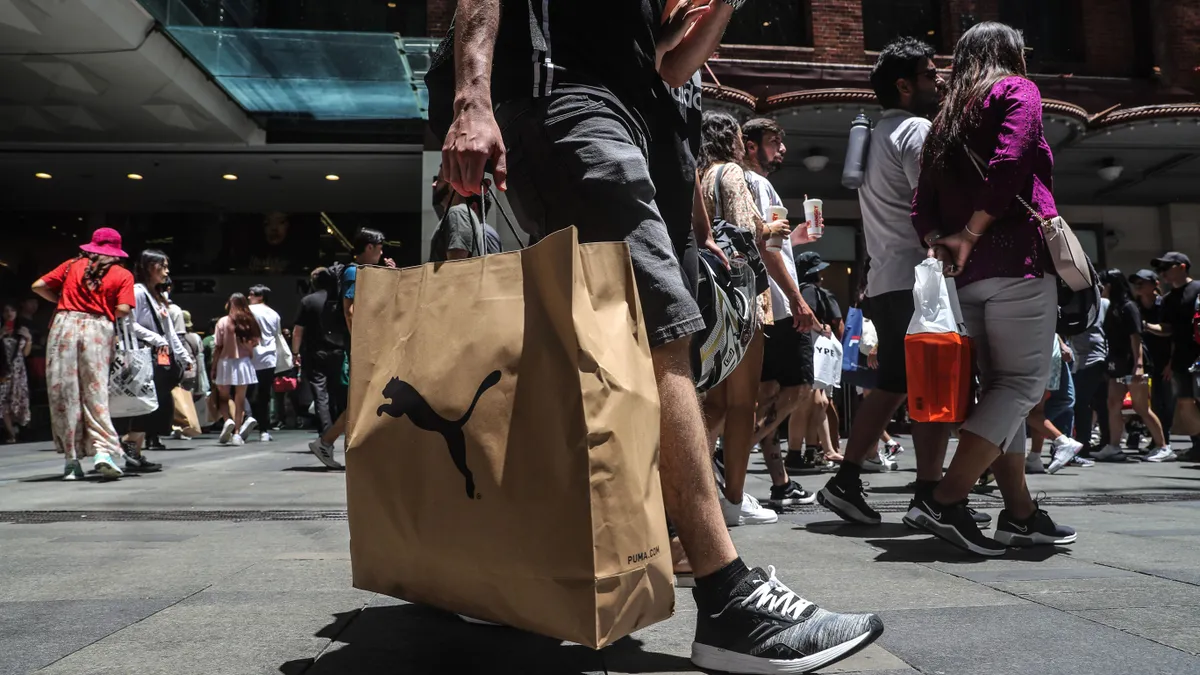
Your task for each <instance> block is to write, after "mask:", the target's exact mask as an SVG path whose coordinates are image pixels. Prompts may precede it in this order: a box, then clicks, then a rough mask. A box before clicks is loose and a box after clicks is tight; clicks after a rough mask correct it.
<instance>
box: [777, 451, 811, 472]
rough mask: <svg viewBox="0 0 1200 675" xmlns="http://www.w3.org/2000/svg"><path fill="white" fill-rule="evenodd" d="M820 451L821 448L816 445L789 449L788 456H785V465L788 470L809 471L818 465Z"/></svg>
mask: <svg viewBox="0 0 1200 675" xmlns="http://www.w3.org/2000/svg"><path fill="white" fill-rule="evenodd" d="M819 451H820V448H818V447H816V446H815V445H809V446H806V447H804V448H796V449H795V450H791V449H789V450H788V453H787V456H786V457H784V458H783V466H784V468H785V469H787V470H788V471H809V470H811V469H813V468H814V467H815V466H816V465H817V455H818V454H819Z"/></svg>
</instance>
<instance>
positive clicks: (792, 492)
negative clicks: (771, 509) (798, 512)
mask: <svg viewBox="0 0 1200 675" xmlns="http://www.w3.org/2000/svg"><path fill="white" fill-rule="evenodd" d="M815 501H817V496H816V495H814V494H813V493H811V492H809V491H808V490H805V489H804V488H803V487H801V486H800V484H799V483H797V482H796V481H794V480H789V481H788V482H787V484H786V485H772V486H771V498H770V499H768V500H767V503H768V504H774V505H776V506H802V505H804V504H811V503H813V502H815Z"/></svg>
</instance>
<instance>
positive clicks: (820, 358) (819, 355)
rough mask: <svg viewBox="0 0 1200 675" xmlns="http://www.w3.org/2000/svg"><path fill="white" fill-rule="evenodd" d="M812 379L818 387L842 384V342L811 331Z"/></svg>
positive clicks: (823, 387) (831, 386)
mask: <svg viewBox="0 0 1200 675" xmlns="http://www.w3.org/2000/svg"><path fill="white" fill-rule="evenodd" d="M812 335H813V380H814V385H813V386H815V387H816V388H818V389H836V388H838V387H840V386H842V343H840V342H838V341H837V340H835V339H833V338H827V337H825V336H824V335H821V334H820V333H813V334H812Z"/></svg>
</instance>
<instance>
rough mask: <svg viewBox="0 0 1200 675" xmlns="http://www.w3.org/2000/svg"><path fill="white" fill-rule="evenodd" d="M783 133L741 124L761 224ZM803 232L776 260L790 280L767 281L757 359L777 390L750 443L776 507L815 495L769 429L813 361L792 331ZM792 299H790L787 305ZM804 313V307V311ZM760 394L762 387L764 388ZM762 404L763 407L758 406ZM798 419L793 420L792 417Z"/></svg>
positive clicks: (792, 405)
mask: <svg viewBox="0 0 1200 675" xmlns="http://www.w3.org/2000/svg"><path fill="white" fill-rule="evenodd" d="M783 136H784V134H783V128H782V127H780V126H779V124H778V123H777V122H775V120H771V119H767V118H758V119H752V120H750V121H749V122H746V123H745V124H744V125H742V138H743V139H744V141H745V144H746V155H745V165H746V166H745V169H746V185H747V187H749V188H750V194H751V195H752V196H753V197H754V202H755V205H756V206H757V207H758V212H759V214H760V215H762V216H763V218H764V220H766V219H767V212H768V210H769V209H770V208H771V207H772V206H781V205H782V204H783V200H782V199H781V198H780V197H779V193H778V192H776V191H775V187H774V186H772V185H771V181H769V180H767V178H766V176H768V175H770V174H772V173H775V172H776V171H778V170H780V169H782V168H783V158H784V156H785V155H786V154H787V146H786V145H784V142H783ZM809 241H810V240H809V238H808V230H807V228H804V227H797V228H796V229H794V230H793V231H792V236H791V237H790V238H787V237H785V238H784V240H783V248H782V249H781V250H780V255H781V256H782V257H783V265H784V267H786V268H787V271H788V275H789V276H790V280H789V281H788V282H787V287H786V288H785V287H783V286H782V285H781V284H779V283H777V282H776V281H775V279H774V278H772V279H770V282H771V307H772V308H773V310H774V312H775V323H774V324H773V325H770V326H766V327H765V331H766V337H767V339H766V346H765V351H764V354H763V369H762V381H763V382H764V383H769V387H770V389H768V390H767V391H764V392H763V393H770V390H773V389H775V387H776V386H777V387H778V391H777V393H775V394H774V396H771V397H769V398H770V400H769V401H767V400H766V397H763V396H760V406H762V408H764V410H763V412H762V413H760V415H759V420H758V429H757V432H756V433H755V435H754V436H755V438H754V440H755V441H756V442H760V443H762V448H763V459H764V460H765V461H766V464H767V470H768V471H770V473H771V497H770V500H769V502H770V503H771V504H776V505H778V506H792V505H797V504H811V503H813V502H814V501H816V499H817V497H816V495H814V494H812V493H811V492H808V491H806V490H805V489H804V488H802V487H801V486H800V484H799V483H797V482H796V481H794V480H791V478H790V477H789V476H788V473H787V469H786V468H785V467H784V464H783V458H782V456H781V454H780V448H779V443H777V442H776V441H775V429H776V428H778V427H779V424H780V423H781V422H782V421H783V420H785V419H788V417H789V416H790V415H791V414H792V413H793V412H795V411H796V410H797V408H799V406H800V402H801V401H802V400H804V399H805V398H806V397H811V395H812V383H813V368H812V364H813V357H812V337H811V336H810V335H809V332H808V331H797V330H796V327H795V326H794V325H793V322H792V309H791V306H792V304H793V303H794V302H795V303H804V299H803V298H801V297H800V286H799V280H798V279H797V277H796V261H795V258H794V257H793V256H792V244H793V243H797V244H800V243H809ZM793 299H794V300H793ZM802 311H806V312H807V311H810V308H808V307H807V304H806V303H805V309H804V310H802ZM764 389H766V388H764ZM763 404H765V405H763ZM797 417H799V415H797Z"/></svg>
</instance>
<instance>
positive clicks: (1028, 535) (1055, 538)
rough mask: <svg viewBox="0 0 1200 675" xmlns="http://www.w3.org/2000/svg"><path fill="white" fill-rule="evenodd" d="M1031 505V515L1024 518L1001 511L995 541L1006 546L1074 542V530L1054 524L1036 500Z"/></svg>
mask: <svg viewBox="0 0 1200 675" xmlns="http://www.w3.org/2000/svg"><path fill="white" fill-rule="evenodd" d="M1033 506H1034V512H1033V515H1031V516H1029V517H1028V518H1026V519H1025V520H1017V519H1016V518H1013V517H1012V516H1011V515H1009V513H1008V511H1001V512H1000V520H999V521H998V522H997V523H996V541H998V542H1000V543H1002V544H1007V545H1008V546H1063V545H1066V544H1074V543H1075V540H1076V539H1077V538H1078V535H1077V534H1075V530H1073V529H1071V528H1069V527H1067V526H1065V525H1058V524H1056V523H1055V522H1054V520H1053V519H1052V518H1050V514H1048V513H1046V512H1045V511H1043V510H1041V509H1039V508H1037V502H1034V503H1033Z"/></svg>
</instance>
